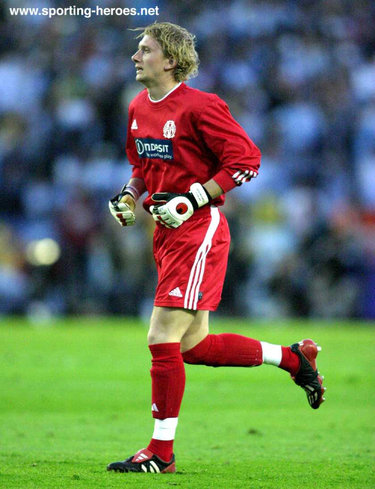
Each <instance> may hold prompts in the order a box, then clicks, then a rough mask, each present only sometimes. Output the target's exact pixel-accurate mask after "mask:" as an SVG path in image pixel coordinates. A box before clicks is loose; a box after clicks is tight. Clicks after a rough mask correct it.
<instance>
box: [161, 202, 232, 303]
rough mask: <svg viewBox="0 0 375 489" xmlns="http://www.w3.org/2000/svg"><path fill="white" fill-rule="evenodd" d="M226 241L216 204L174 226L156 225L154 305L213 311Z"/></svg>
mask: <svg viewBox="0 0 375 489" xmlns="http://www.w3.org/2000/svg"><path fill="white" fill-rule="evenodd" d="M201 211H204V212H201ZM229 244H230V234H229V228H228V223H227V220H226V218H225V216H224V215H223V214H222V213H221V212H220V211H219V209H218V208H217V207H211V208H210V207H208V208H202V209H201V210H200V211H198V212H196V213H195V214H193V215H192V217H191V218H190V219H188V220H187V221H186V222H185V223H183V224H182V225H181V226H180V227H178V228H177V229H168V228H166V227H165V226H163V225H161V224H157V226H156V229H155V233H154V258H155V262H156V266H157V269H158V284H157V287H156V295H155V301H154V304H155V306H166V307H180V308H184V309H191V310H206V311H215V310H216V309H217V307H218V305H219V303H220V300H221V292H222V290H223V284H224V278H225V272H226V269H227V262H228V253H229Z"/></svg>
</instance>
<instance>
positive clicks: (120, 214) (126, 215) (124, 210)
mask: <svg viewBox="0 0 375 489" xmlns="http://www.w3.org/2000/svg"><path fill="white" fill-rule="evenodd" d="M125 195H130V196H131V197H132V198H133V199H134V196H133V194H132V193H131V192H130V191H127V190H126V187H124V188H123V190H122V191H121V192H120V193H119V194H117V195H116V196H115V197H113V198H112V199H111V200H110V201H109V202H108V207H109V211H110V213H111V214H112V216H113V217H114V218H115V219H116V221H117V222H118V223H119V224H120V225H121V226H123V227H124V226H133V225H134V224H135V214H134V211H133V210H132V209H131V208H130V206H129V205H128V204H126V203H125V202H120V200H121V199H122V198H123V197H124V196H125Z"/></svg>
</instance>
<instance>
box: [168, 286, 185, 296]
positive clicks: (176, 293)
mask: <svg viewBox="0 0 375 489" xmlns="http://www.w3.org/2000/svg"><path fill="white" fill-rule="evenodd" d="M168 295H171V296H173V297H183V295H182V293H181V290H180V287H176V288H175V289H173V290H171V291H170V292H169V294H168Z"/></svg>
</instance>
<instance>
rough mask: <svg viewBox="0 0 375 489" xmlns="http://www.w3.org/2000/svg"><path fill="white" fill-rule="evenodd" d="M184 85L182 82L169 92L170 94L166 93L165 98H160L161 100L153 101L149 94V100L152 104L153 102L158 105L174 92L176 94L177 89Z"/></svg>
mask: <svg viewBox="0 0 375 489" xmlns="http://www.w3.org/2000/svg"><path fill="white" fill-rule="evenodd" d="M181 84H182V82H180V83H178V84H177V85H176V86H175V87H173V88H172V90H169V92H168V93H166V94H165V95H164V97H162V98H160V99H159V100H152V98H151V97H150V94H149V93H148V92H147V96H148V99H149V101H150V102H152V103H153V104H158V103H159V102H161V101H163V100H165V99H166V98H167V97H168V96H169V95H170V94H171V93H172V92H174V91H175V90H177V88H178V87H179V86H180V85H181Z"/></svg>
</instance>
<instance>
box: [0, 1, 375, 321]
mask: <svg viewBox="0 0 375 489" xmlns="http://www.w3.org/2000/svg"><path fill="white" fill-rule="evenodd" d="M63 3H64V2H58V1H55V0H45V1H43V2H38V1H35V2H33V1H27V2H26V1H24V2H22V1H19V2H17V6H28V7H29V6H39V7H48V6H50V7H53V6H61V5H62V4H63ZM66 5H69V2H66ZM74 5H76V6H80V5H84V6H88V5H92V6H93V7H94V6H96V5H100V6H114V5H119V6H123V7H125V6H126V7H132V6H136V7H154V6H155V5H158V6H159V12H160V15H159V16H158V17H155V16H154V17H152V16H149V17H142V18H140V17H126V16H107V17H106V16H103V17H92V18H91V19H86V18H84V17H77V16H65V17H54V18H52V19H49V18H48V17H40V16H39V17H38V16H34V17H33V16H17V17H11V16H10V15H9V13H8V7H9V6H14V2H13V1H12V0H8V1H5V4H3V7H2V11H1V14H0V16H1V17H0V314H27V315H30V316H32V317H33V316H37V317H39V316H40V317H44V316H45V317H47V318H48V317H50V316H53V315H62V314H126V315H141V316H142V315H146V314H147V313H148V311H149V310H150V307H151V306H152V297H153V290H154V286H155V282H156V276H155V269H154V265H153V259H152V252H151V237H152V232H153V220H152V219H151V218H150V216H148V215H146V214H145V212H144V211H143V210H142V208H141V206H138V209H137V225H136V226H134V227H133V228H130V229H125V230H124V229H122V228H120V226H118V224H117V223H116V222H115V221H114V220H113V219H112V218H111V216H110V214H109V212H108V206H107V201H108V199H109V198H110V197H112V196H113V195H114V194H116V193H118V191H119V190H120V189H121V187H122V185H123V183H125V182H126V181H127V179H128V178H129V175H130V171H131V170H130V166H129V165H128V163H127V160H126V155H125V151H124V146H125V138H126V123H127V106H128V104H129V101H130V100H131V99H132V98H133V97H134V95H135V94H136V93H137V92H138V91H139V90H140V89H141V88H142V87H141V86H139V85H138V84H136V83H135V81H134V76H135V73H134V67H133V63H132V62H131V60H130V56H131V55H132V54H133V53H134V52H135V50H136V45H137V43H138V41H136V40H135V39H134V37H135V34H136V33H134V32H132V31H131V30H129V28H132V27H136V26H142V25H146V24H148V23H151V22H153V21H156V20H158V21H170V22H175V23H178V24H180V25H183V26H184V27H186V28H187V29H189V30H190V31H192V32H193V33H195V34H196V36H197V50H198V52H199V56H200V60H201V63H200V71H199V75H198V77H197V78H195V79H193V80H191V81H190V82H189V84H190V85H191V86H194V87H196V88H200V89H202V90H205V91H210V92H215V93H217V94H218V95H219V96H220V97H222V98H223V99H224V100H226V102H227V103H228V105H229V107H230V109H231V112H232V113H233V115H234V116H235V118H236V119H237V120H238V121H239V122H240V123H241V125H242V126H243V127H244V128H245V129H246V131H247V132H248V134H249V136H250V137H251V138H252V139H253V140H254V142H255V143H256V144H257V145H258V146H259V147H260V148H261V150H262V154H263V158H262V166H261V170H260V174H259V177H258V178H257V179H256V180H255V181H252V182H251V183H249V184H246V185H243V186H242V187H240V188H238V189H236V190H234V191H232V192H231V193H229V194H228V196H227V203H226V205H225V208H224V211H225V213H226V215H227V217H228V219H229V222H230V227H231V232H232V248H231V256H230V265H229V269H228V274H227V279H226V285H225V289H224V294H223V301H222V304H221V306H220V309H219V312H220V313H221V314H223V315H225V314H230V315H237V316H241V315H242V316H253V317H261V318H262V317H264V318H278V317H294V316H303V317H308V318H316V317H321V318H346V317H348V318H349V317H359V318H375V297H374V295H375V292H374V291H375V29H374V25H375V3H374V2H373V0H358V1H356V2H352V1H348V0H317V1H315V2H311V1H309V0H259V1H255V0H247V1H246V0H235V1H222V2H219V3H217V2H215V1H213V0H206V1H205V2H201V1H198V0H190V1H187V0H183V1H182V0H180V1H179V2H175V1H168V0H162V1H159V2H157V3H155V2H154V1H150V0H138V1H129V0H124V1H120V2H119V1H117V2H113V1H112V2H109V1H106V0H90V1H85V2H81V1H76V2H74ZM0 8H1V7H0ZM46 238H48V239H49V243H54V245H55V248H56V245H57V250H58V251H57V252H56V249H55V248H53V250H55V254H53V253H52V255H53V256H54V258H53V257H52V258H51V260H48V259H47V260H44V258H43V256H42V257H40V256H39V258H38V256H36V252H35V250H36V249H39V248H37V244H38V243H39V244H40V243H41V242H42V240H45V239H46ZM50 248H51V247H50V246H49V245H48V246H47V245H45V248H41V249H42V250H44V251H45V253H46V254H47V255H48V256H49V255H50V254H51V249H50ZM53 250H52V251H53ZM43 253H44V252H43V251H42V255H43Z"/></svg>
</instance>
